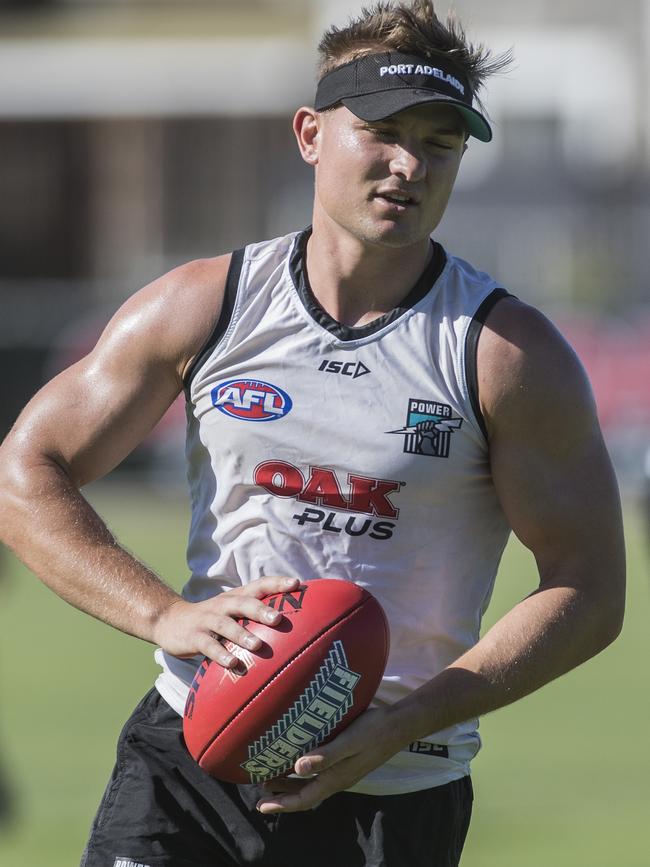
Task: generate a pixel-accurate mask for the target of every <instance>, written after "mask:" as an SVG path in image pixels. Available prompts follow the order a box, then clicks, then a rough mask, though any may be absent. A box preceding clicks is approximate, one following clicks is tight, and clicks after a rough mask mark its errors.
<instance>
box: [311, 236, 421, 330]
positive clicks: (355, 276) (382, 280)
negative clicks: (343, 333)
mask: <svg viewBox="0 0 650 867" xmlns="http://www.w3.org/2000/svg"><path fill="white" fill-rule="evenodd" d="M431 254H432V245H431V241H430V239H429V238H424V239H422V240H421V241H418V242H417V243H415V244H412V245H409V246H407V247H386V246H382V245H379V244H369V243H367V242H364V241H360V240H359V239H358V238H355V237H354V236H353V235H350V234H348V233H345V232H341V231H339V232H336V233H334V232H330V231H327V228H326V227H325V226H322V225H318V224H317V222H316V221H314V230H313V232H312V235H311V237H310V238H309V241H308V243H307V262H306V264H307V273H308V274H309V283H310V286H311V289H312V292H313V293H314V296H315V297H316V300H317V301H318V303H319V304H320V305H321V307H322V308H323V309H324V310H325V311H326V312H327V313H329V315H330V316H331V317H332V318H333V319H335V320H336V321H337V322H340V323H341V324H342V325H351V326H359V325H365V324H366V323H368V322H371V321H372V320H373V319H376V318H377V317H378V316H381V315H382V314H384V313H388V312H389V311H390V310H393V309H394V308H395V307H397V306H398V305H399V303H400V302H401V301H402V300H403V299H404V298H405V297H406V296H407V295H408V293H409V292H410V291H411V289H412V288H413V286H414V285H415V283H416V282H417V280H418V278H419V277H420V275H421V274H422V272H423V271H424V269H425V268H426V266H427V263H428V261H429V259H430V257H431Z"/></svg>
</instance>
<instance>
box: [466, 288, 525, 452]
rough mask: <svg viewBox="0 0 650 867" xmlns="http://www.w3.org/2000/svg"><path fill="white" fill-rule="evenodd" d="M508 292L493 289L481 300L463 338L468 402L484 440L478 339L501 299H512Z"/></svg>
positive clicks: (484, 429) (485, 433)
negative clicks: (479, 386) (478, 367)
mask: <svg viewBox="0 0 650 867" xmlns="http://www.w3.org/2000/svg"><path fill="white" fill-rule="evenodd" d="M514 297H515V296H514V295H511V294H510V292H507V291H506V290H505V289H494V290H493V291H492V292H490V294H489V295H488V296H487V297H486V298H484V299H483V301H482V302H481V304H480V305H479V308H478V310H477V311H476V313H475V314H474V316H473V317H472V321H471V322H470V324H469V328H468V329H467V335H466V337H465V379H466V380H467V391H468V392H469V401H470V403H471V405H472V409H473V410H474V415H475V416H476V420H477V422H478V423H479V425H480V427H481V430H482V431H483V435H484V436H485V439H487V438H488V433H487V427H486V426H485V419H484V418H483V413H482V412H481V404H480V402H479V399H478V370H477V366H476V353H477V350H478V339H479V337H480V335H481V331H482V330H483V326H484V325H485V321H486V319H487V318H488V316H489V314H490V311H491V310H492V309H493V308H494V306H495V305H496V304H498V302H499V301H501V299H502V298H514Z"/></svg>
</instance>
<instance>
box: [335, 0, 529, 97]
mask: <svg viewBox="0 0 650 867" xmlns="http://www.w3.org/2000/svg"><path fill="white" fill-rule="evenodd" d="M383 51H400V52H402V53H403V54H414V55H417V56H419V57H423V58H425V59H426V60H434V59H435V57H436V55H438V56H439V55H440V54H444V55H446V56H447V57H449V58H450V59H451V60H453V61H454V62H455V63H456V64H457V66H459V67H460V69H461V70H462V71H463V72H464V73H465V75H466V76H467V79H468V81H469V85H470V88H471V90H472V93H473V94H474V95H476V93H477V91H479V90H480V89H481V88H482V86H483V84H484V82H485V79H486V78H488V76H490V75H492V74H494V73H495V72H501V71H502V70H504V69H505V68H506V67H507V66H508V65H509V64H510V62H511V60H512V56H511V52H509V51H508V52H505V53H504V54H500V55H497V56H494V54H493V52H492V51H491V50H490V49H489V48H487V47H486V46H485V45H483V44H482V43H480V44H473V43H471V42H469V41H468V39H467V36H466V34H465V30H464V28H463V26H462V24H461V23H460V21H459V20H458V18H457V17H456V16H455V15H452V14H451V13H450V14H449V15H447V18H446V20H445V21H444V22H443V21H441V20H440V18H438V16H437V14H436V11H435V9H434V6H433V0H410V2H404V0H402V2H382V3H376V4H375V5H374V6H371V7H368V8H364V9H362V11H361V13H360V15H359V16H358V17H356V18H351V19H350V20H349V22H348V24H347V26H346V27H336V26H332V27H330V28H329V30H327V31H326V32H325V33H324V34H323V37H322V39H321V41H320V44H319V46H318V52H319V64H318V78H319V80H320V79H321V78H322V77H323V76H324V75H325V74H326V73H328V72H331V70H332V69H336V68H337V67H339V66H342V65H343V64H344V63H348V62H349V61H352V60H358V59H359V58H360V57H364V56H366V55H368V54H376V53H379V52H383Z"/></svg>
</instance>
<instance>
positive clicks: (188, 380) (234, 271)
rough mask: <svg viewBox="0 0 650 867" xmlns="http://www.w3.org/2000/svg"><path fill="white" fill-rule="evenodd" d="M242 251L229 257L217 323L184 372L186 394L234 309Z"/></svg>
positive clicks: (242, 257)
mask: <svg viewBox="0 0 650 867" xmlns="http://www.w3.org/2000/svg"><path fill="white" fill-rule="evenodd" d="M244 251H245V248H244V247H242V248H241V249H240V250H234V251H233V253H232V256H231V257H230V266H229V267H228V276H227V277H226V287H225V291H224V294H223V304H222V305H221V313H220V314H219V318H218V320H217V324H216V325H215V326H214V330H213V331H212V334H211V335H210V336H209V337H208V339H207V340H206V342H205V343H204V344H203V347H202V348H201V350H200V351H199V352H198V353H197V355H196V356H195V358H194V361H193V362H192V364H191V365H190V367H189V369H188V371H187V373H186V374H185V393H186V395H188V396H189V393H190V386H191V385H192V380H193V379H194V376H195V374H196V372H197V370H198V369H199V367H200V366H201V364H203V362H204V361H205V359H206V358H207V357H208V355H209V354H210V353H211V352H212V350H213V349H214V347H215V346H216V345H217V343H218V342H219V341H220V340H221V338H222V337H223V335H224V334H225V333H226V330H227V328H228V326H229V325H230V320H231V319H232V314H233V310H234V309H235V300H236V299H237V289H238V288H239V278H240V276H241V269H242V266H243V264H244Z"/></svg>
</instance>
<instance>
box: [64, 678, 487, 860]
mask: <svg viewBox="0 0 650 867" xmlns="http://www.w3.org/2000/svg"><path fill="white" fill-rule="evenodd" d="M261 794H262V789H261V787H259V786H254V785H244V786H237V785H234V784H231V783H222V782H219V781H218V780H215V779H213V778H212V777H210V776H208V775H207V774H206V773H205V772H204V771H202V770H201V768H199V766H198V765H197V764H196V762H195V761H194V760H193V759H192V758H191V756H190V755H189V753H188V752H187V750H186V748H185V745H184V742H183V734H182V720H181V718H180V717H179V716H178V714H177V713H176V712H175V711H173V710H172V709H171V708H170V707H169V705H168V704H167V703H166V702H165V701H164V700H163V699H162V698H161V697H160V695H159V694H158V692H157V691H156V690H155V689H153V690H151V691H150V692H149V693H148V694H147V695H146V696H145V697H144V699H143V700H142V701H141V702H140V704H139V705H138V707H137V708H136V709H135V711H134V713H133V714H132V716H131V717H130V719H129V720H128V721H127V723H126V725H125V726H124V729H123V730H122V733H121V735H120V739H119V742H118V747H117V764H116V766H115V769H114V771H113V775H112V777H111V780H110V782H109V784H108V787H107V789H106V792H105V794H104V797H103V799H102V802H101V804H100V807H99V811H98V813H97V816H96V818H95V821H94V823H93V826H92V829H91V832H90V839H89V841H88V845H87V847H86V851H85V852H84V855H83V857H82V860H81V867H243V865H246V867H252V865H255V867H456V865H457V864H458V863H459V860H460V854H461V850H462V848H463V843H464V842H465V836H466V834H467V828H468V826H469V820H470V814H471V810H472V785H471V782H470V779H469V777H464V778H463V779H461V780H456V781H455V782H453V783H448V784H447V785H444V786H439V787H436V788H433V789H425V790H423V791H420V792H412V793H410V794H406V795H359V794H354V793H352V792H340V793H338V794H336V795H333V796H332V797H331V798H328V799H327V800H325V801H323V803H322V804H321V805H320V806H319V807H318V808H317V809H315V810H309V811H305V812H301V813H285V814H282V815H281V814H275V815H266V816H264V815H262V814H261V813H259V812H258V811H257V810H256V809H255V805H256V803H257V801H258V800H259V798H260V796H261Z"/></svg>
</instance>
